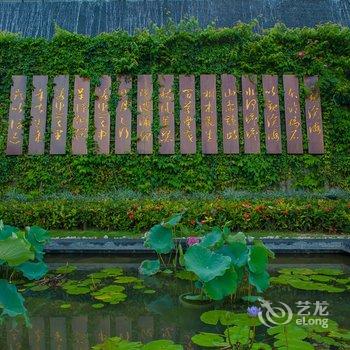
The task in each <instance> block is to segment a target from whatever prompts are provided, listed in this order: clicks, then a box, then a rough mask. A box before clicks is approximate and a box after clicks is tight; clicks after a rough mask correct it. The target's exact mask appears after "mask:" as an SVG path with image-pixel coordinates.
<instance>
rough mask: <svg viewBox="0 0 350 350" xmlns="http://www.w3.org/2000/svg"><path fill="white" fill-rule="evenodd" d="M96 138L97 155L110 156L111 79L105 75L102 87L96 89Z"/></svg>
mask: <svg viewBox="0 0 350 350" xmlns="http://www.w3.org/2000/svg"><path fill="white" fill-rule="evenodd" d="M95 95H96V97H97V98H96V100H95V106H94V107H95V117H94V121H95V137H94V140H95V142H96V147H97V149H96V153H97V154H109V144H110V139H111V130H110V126H111V122H110V114H109V107H108V103H109V98H110V96H111V77H109V76H108V75H104V76H102V77H101V79H100V86H98V87H96V89H95Z"/></svg>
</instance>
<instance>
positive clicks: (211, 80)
mask: <svg viewBox="0 0 350 350" xmlns="http://www.w3.org/2000/svg"><path fill="white" fill-rule="evenodd" d="M200 83H201V127H202V153H203V154H216V153H218V136H217V112H216V76H215V75H214V74H203V75H201V77H200Z"/></svg>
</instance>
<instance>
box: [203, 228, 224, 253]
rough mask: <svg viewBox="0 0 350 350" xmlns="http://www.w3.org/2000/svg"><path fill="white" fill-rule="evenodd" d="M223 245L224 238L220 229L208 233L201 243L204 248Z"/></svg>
mask: <svg viewBox="0 0 350 350" xmlns="http://www.w3.org/2000/svg"><path fill="white" fill-rule="evenodd" d="M222 243H223V236H222V231H221V229H220V227H214V228H213V229H212V230H211V232H209V233H207V234H206V235H205V236H204V237H203V238H202V240H201V242H200V243H199V245H201V246H202V247H204V248H212V247H214V246H218V245H220V244H222Z"/></svg>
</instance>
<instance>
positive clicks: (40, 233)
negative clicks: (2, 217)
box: [0, 221, 50, 325]
mask: <svg viewBox="0 0 350 350" xmlns="http://www.w3.org/2000/svg"><path fill="white" fill-rule="evenodd" d="M49 240H50V236H49V234H48V232H47V231H46V230H44V229H42V228H40V227H35V226H33V227H27V228H26V230H25V231H20V230H19V229H18V228H16V227H13V226H8V225H4V224H3V222H2V221H0V276H1V277H2V279H0V309H1V310H2V313H1V314H0V323H2V322H3V321H4V318H5V317H6V316H9V317H13V318H17V317H23V318H24V320H25V322H26V325H29V318H28V313H27V309H26V308H25V306H24V298H23V296H22V295H21V294H20V293H19V292H18V290H17V287H16V285H15V284H14V283H13V280H14V278H15V277H23V278H26V279H28V280H38V279H40V278H42V277H43V276H44V275H45V274H46V273H47V271H48V268H47V265H46V264H45V262H44V261H43V259H44V246H45V244H46V243H47V242H48V241H49Z"/></svg>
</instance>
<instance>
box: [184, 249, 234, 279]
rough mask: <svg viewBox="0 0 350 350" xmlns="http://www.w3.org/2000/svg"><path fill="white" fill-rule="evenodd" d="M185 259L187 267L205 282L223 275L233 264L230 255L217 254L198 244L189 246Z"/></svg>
mask: <svg viewBox="0 0 350 350" xmlns="http://www.w3.org/2000/svg"><path fill="white" fill-rule="evenodd" d="M184 260H185V267H186V269H187V270H188V271H192V272H194V273H195V274H196V275H197V276H198V277H199V279H200V280H201V281H203V282H209V281H211V280H212V279H214V278H215V277H218V276H222V275H223V274H224V273H225V271H226V270H227V269H228V268H229V267H230V264H231V259H230V258H229V257H227V256H224V255H221V254H216V253H214V252H212V251H210V250H209V249H207V248H204V247H201V246H200V245H198V244H196V245H193V246H191V247H190V248H188V250H187V252H186V253H185V256H184Z"/></svg>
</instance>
